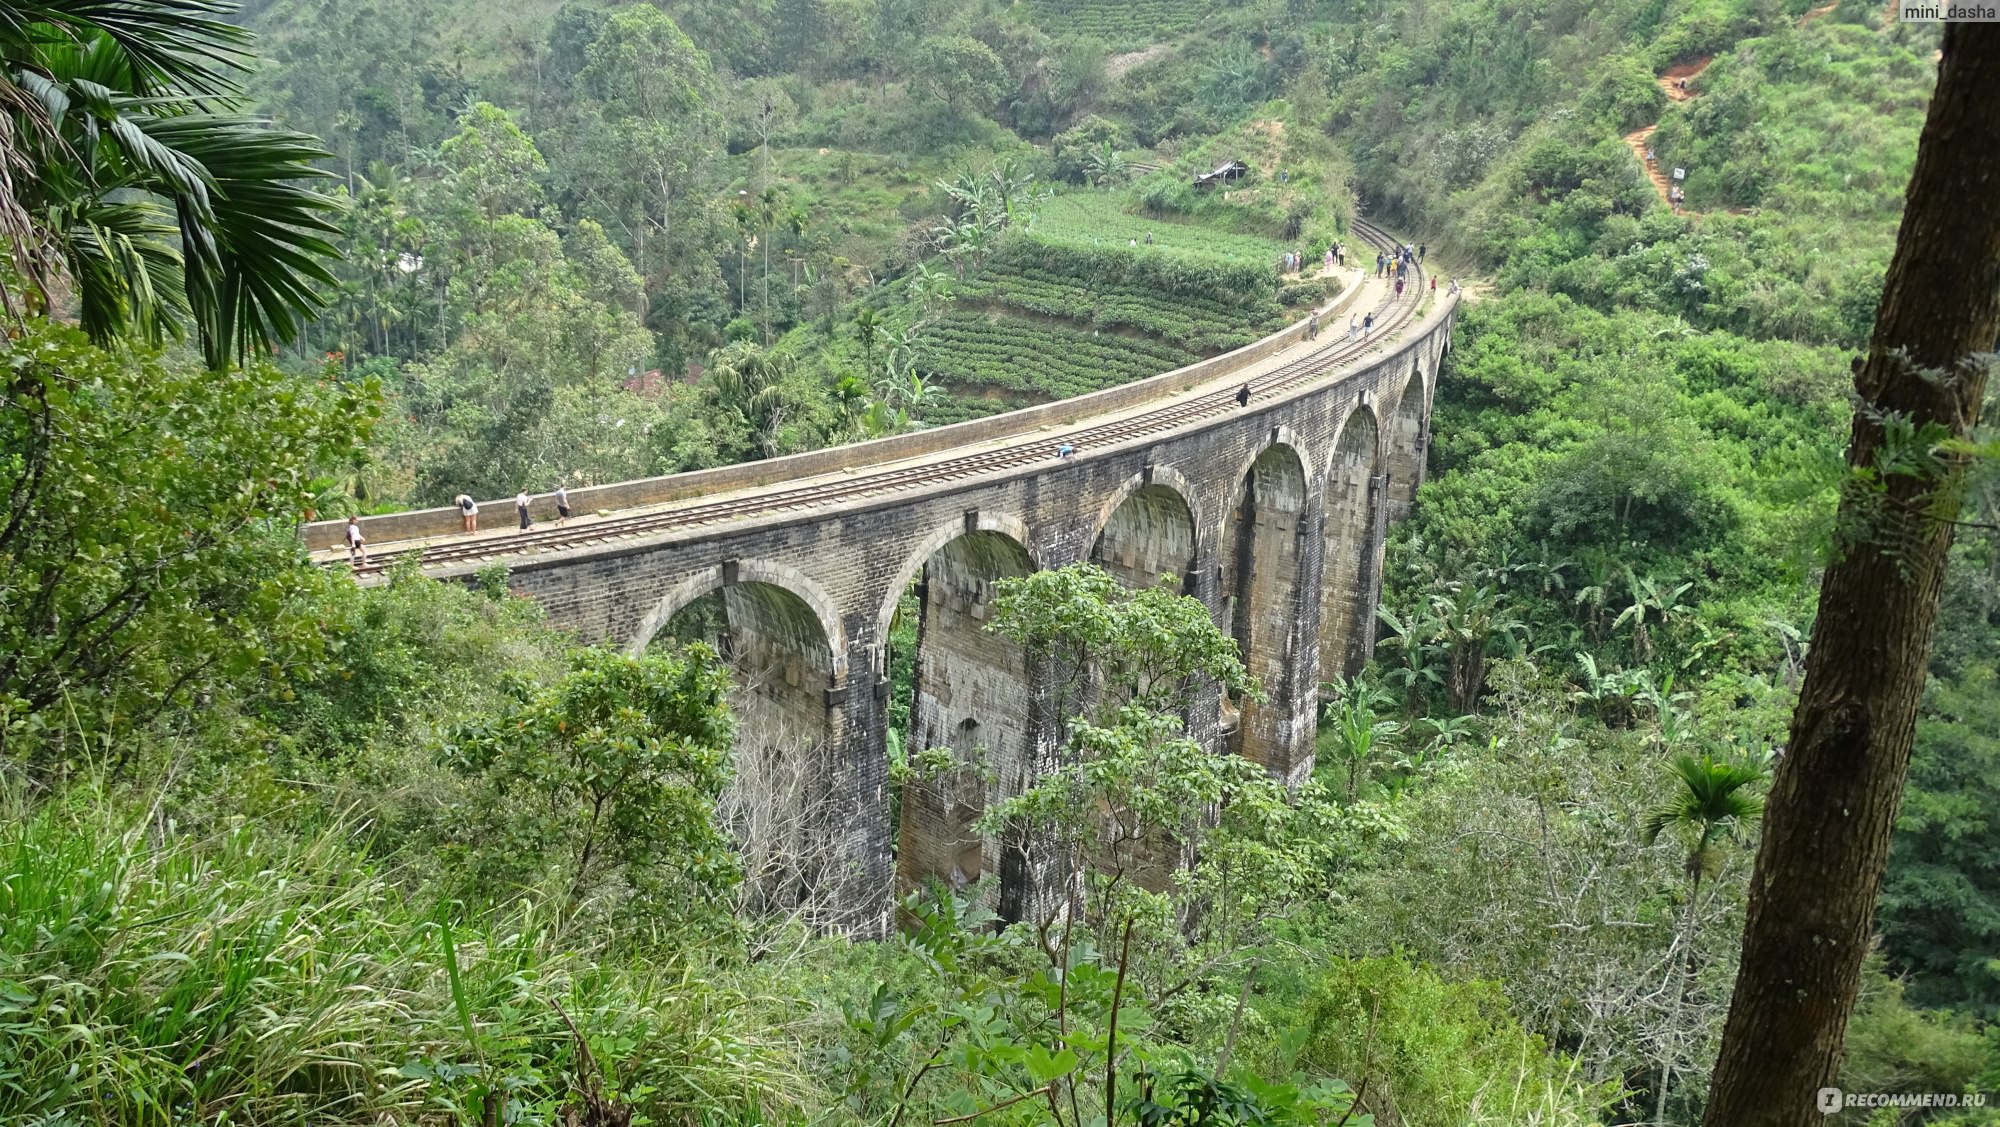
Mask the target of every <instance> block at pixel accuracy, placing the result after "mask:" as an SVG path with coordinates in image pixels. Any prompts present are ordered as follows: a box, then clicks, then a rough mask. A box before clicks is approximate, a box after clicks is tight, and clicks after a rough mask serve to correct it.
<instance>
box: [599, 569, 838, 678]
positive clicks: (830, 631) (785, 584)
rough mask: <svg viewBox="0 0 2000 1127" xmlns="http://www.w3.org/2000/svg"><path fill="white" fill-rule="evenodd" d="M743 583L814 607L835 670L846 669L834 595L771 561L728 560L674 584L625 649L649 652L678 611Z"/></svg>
mask: <svg viewBox="0 0 2000 1127" xmlns="http://www.w3.org/2000/svg"><path fill="white" fill-rule="evenodd" d="M743 583H761V584H766V585H769V586H772V587H777V588H780V589H782V590H784V591H786V592H787V593H789V594H791V595H792V596H793V597H795V598H797V599H798V600H799V602H801V603H803V604H804V605H805V606H806V607H807V608H808V609H810V610H811V612H812V614H813V617H814V618H815V619H817V620H818V622H819V627H820V632H821V634H822V635H823V636H824V637H825V639H826V643H827V649H828V651H829V652H830V653H831V654H832V656H833V672H834V673H835V674H841V673H845V672H846V670H847V636H846V632H845V631H843V630H842V629H841V624H840V612H839V611H838V610H837V609H836V604H835V603H834V601H833V597H832V596H831V595H829V594H827V591H826V588H824V587H822V586H820V585H819V583H818V582H817V581H815V580H814V579H813V578H812V577H811V576H809V575H807V574H806V573H805V572H803V571H800V570H799V569H798V568H795V567H792V566H790V565H788V564H781V563H774V562H772V561H769V560H728V561H725V562H723V563H719V564H717V565H715V566H714V567H709V568H704V569H702V570H701V571H698V572H695V573H694V574H693V575H690V576H688V577H687V578H686V579H683V580H681V581H680V582H679V583H677V584H675V585H674V586H673V587H672V588H671V589H669V590H668V591H667V593H666V594H665V595H663V596H661V598H660V601H659V602H657V603H655V604H653V609H652V610H650V611H648V612H646V617H645V618H644V619H642V620H640V622H639V628H638V630H637V631H636V632H634V634H633V635H632V639H631V641H630V642H628V643H626V646H625V652H627V653H629V654H633V655H635V656H636V655H638V654H642V653H645V652H646V647H647V646H650V645H652V643H653V639H654V638H655V637H657V636H658V635H659V633H660V631H662V630H664V629H666V626H667V623H668V622H670V621H672V620H673V617H674V616H675V615H676V614H679V613H680V612H681V611H683V610H685V609H686V608H687V607H688V606H689V605H690V604H692V603H693V602H694V601H695V600H696V599H699V598H701V597H702V596H704V595H709V594H713V593H714V592H716V591H719V590H722V589H724V588H726V587H732V586H736V585H738V584H743Z"/></svg>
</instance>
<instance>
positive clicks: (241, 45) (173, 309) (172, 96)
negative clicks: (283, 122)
mask: <svg viewBox="0 0 2000 1127" xmlns="http://www.w3.org/2000/svg"><path fill="white" fill-rule="evenodd" d="M229 11H230V8H229V6H227V5H225V4H221V3H215V2H213V0H192V2H176V3H167V2H161V0H153V2H148V3H135V4H129V5H121V6H119V7H117V8H115V9H103V8H99V7H96V6H90V5H85V6H76V5H67V4H32V5H26V6H23V7H19V8H11V9H9V11H8V14H7V18H6V19H5V20H4V21H0V59H4V62H5V71H6V75H7V77H6V79H5V84H6V85H5V91H6V103H7V106H8V113H9V115H10V116H9V126H8V129H7V134H6V140H5V145H4V148H5V152H4V157H3V158H0V159H4V163H5V167H6V177H5V193H4V198H0V234H4V238H5V240H6V242H7V244H8V260H9V263H10V265H11V266H12V268H13V271H14V272H15V273H18V274H19V275H20V276H21V277H22V278H23V279H25V281H26V282H27V288H28V290H29V292H30V294H31V295H32V296H33V298H34V304H35V305H36V306H37V309H36V312H42V311H46V310H48V309H50V308H52V307H54V306H57V305H60V304H62V303H65V302H67V301H70V300H74V301H75V303H76V306H77V312H78V319H79V322H80V323H81V325H82V326H83V329H84V331H85V332H86V333H88V334H89V335H90V336H91V338H92V339H93V340H95V341H97V342H98V343H99V344H104V343H107V342H108V341H110V340H111V338H113V337H115V336H126V335H129V336H132V337H134V338H137V339H139V340H140V341H142V342H144V343H146V344H151V345H158V344H161V343H163V342H164V341H166V340H167V339H168V338H170V337H171V338H176V339H178V338H180V337H182V336H184V335H185V334H186V331H187V328H188V327H189V326H190V325H192V326H193V328H194V329H195V332H196V335H197V337H198V338H199V342H200V345H201V350H202V356H203V358H204V359H205V360H206V361H207V363H208V366H209V367H210V368H214V369H218V370H219V369H221V368H223V367H225V366H226V365H227V364H228V363H229V362H230V361H231V360H232V359H234V360H236V361H238V362H241V361H244V360H246V359H247V358H248V357H249V356H250V355H251V354H252V353H253V352H262V351H264V350H265V349H268V348H271V347H273V346H275V345H276V344H278V343H280V342H287V343H288V342H290V341H293V340H296V339H298V337H299V335H300V334H299V323H300V321H301V320H303V319H304V318H306V317H309V316H311V315H312V314H313V313H315V312H317V311H318V310H319V309H320V307H321V305H322V299H321V297H320V295H319V294H318V293H317V292H316V291H315V286H316V285H317V284H318V283H324V282H331V281H333V276H332V274H330V273H329V272H328V270H327V267H326V265H325V262H324V261H323V260H325V259H330V258H334V257H336V256H337V255H338V254H339V252H338V251H337V250H336V249H335V248H334V246H333V244H332V242H330V241H329V236H331V235H333V234H334V233H335V232H336V231H337V227H336V226H335V224H334V223H333V221H332V220H331V219H330V218H329V216H328V214H327V213H329V212H333V211H337V210H338V209H339V204H338V203H336V202H335V201H334V200H332V199H330V198H328V197H327V196H326V195H324V194H322V193H320V192H319V191H317V190H316V189H315V188H314V187H313V186H311V184H310V181H313V180H315V179H320V178H323V177H325V175H326V173H325V172H324V171H323V170H321V169H320V168H318V167H317V166H316V165H315V163H314V162H316V161H318V160H320V159H321V158H324V157H326V156H328V155H329V154H328V153H326V152H325V151H324V150H323V149H321V148H320V146H319V144H318V142H317V141H315V140H314V139H313V138H311V137H307V136H305V135H304V134H301V133H294V132H290V131H286V130H277V129H272V128H269V127H268V123H267V122H264V121H262V120H260V119H257V118H252V117H247V116H244V115H242V114H238V113H235V112H231V111H232V110H233V106H232V99H233V98H234V96H235V95H237V94H239V93H240V92H241V88H240V87H239V86H238V85H237V83H236V81H235V76H236V75H237V74H240V73H241V72H243V71H245V70H247V69H249V67H250V62H251V60H250V58H249V56H248V53H247V52H248V48H249V46H250V44H251V43H252V42H253V40H254V37H253V36H251V35H250V34H249V33H248V32H246V31H244V30H243V29H241V28H239V27H236V26H234V25H232V24H230V23H228V22H226V21H224V20H222V19H219V18H216V17H219V16H222V15H225V14H227V13H228V12H229ZM10 284H11V282H10ZM7 304H8V310H9V311H10V312H16V313H18V308H17V306H16V303H15V302H13V301H11V300H10V301H9V302H8V303H7Z"/></svg>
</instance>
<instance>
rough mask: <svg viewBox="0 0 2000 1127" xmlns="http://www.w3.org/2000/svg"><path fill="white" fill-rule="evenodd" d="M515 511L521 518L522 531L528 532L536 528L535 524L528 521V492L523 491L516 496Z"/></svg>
mask: <svg viewBox="0 0 2000 1127" xmlns="http://www.w3.org/2000/svg"><path fill="white" fill-rule="evenodd" d="M514 511H515V512H516V513H519V514H520V516H521V531H523V532H526V531H527V530H529V529H531V528H533V527H535V522H534V521H531V520H529V519H528V491H527V490H525V489H523V490H521V491H520V492H519V493H516V494H514Z"/></svg>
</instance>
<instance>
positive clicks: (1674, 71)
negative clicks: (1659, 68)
mask: <svg viewBox="0 0 2000 1127" xmlns="http://www.w3.org/2000/svg"><path fill="white" fill-rule="evenodd" d="M1829 7H1831V5H1829ZM1709 61H1710V60H1709V57H1708V56H1706V55H1704V56H1702V57H1701V58H1699V59H1696V60H1695V61H1693V62H1691V63H1676V64H1674V65H1673V66H1670V67H1668V68H1667V70H1666V73H1664V74H1662V75H1660V76H1659V77H1658V78H1655V79H1654V80H1653V81H1655V82H1658V83H1659V84H1660V89H1661V90H1663V91H1665V92H1666V95H1667V97H1668V99H1670V100H1672V101H1675V102H1692V101H1694V98H1695V92H1694V91H1693V90H1691V89H1686V88H1684V87H1683V86H1682V85H1681V84H1682V83H1683V82H1690V81H1692V80H1694V79H1696V78H1699V77H1701V72H1702V71H1705V70H1707V69H1708V64H1709ZM1658 128H1659V126H1657V125H1648V126H1647V127H1645V128H1644V129H1638V130H1634V131H1633V132H1631V133H1627V134H1626V135H1625V144H1626V145H1627V146H1629V147H1630V148H1631V150H1632V155H1633V156H1635V157H1638V158H1639V167H1641V168H1643V169H1645V170H1646V179H1648V180H1650V181H1652V182H1653V190H1654V191H1655V192H1658V193H1659V195H1660V202H1661V203H1663V204H1667V205H1669V206H1672V203H1673V201H1672V200H1671V199H1670V198H1669V197H1668V190H1669V189H1670V188H1672V187H1673V185H1672V183H1671V182H1669V181H1668V180H1667V174H1666V171H1665V170H1664V169H1662V168H1660V167H1659V164H1658V162H1654V163H1652V164H1648V163H1647V162H1646V144H1647V142H1648V141H1650V140H1651V139H1652V136H1653V130H1655V129H1658Z"/></svg>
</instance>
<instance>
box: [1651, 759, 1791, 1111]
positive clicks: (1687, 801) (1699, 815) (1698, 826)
mask: <svg viewBox="0 0 2000 1127" xmlns="http://www.w3.org/2000/svg"><path fill="white" fill-rule="evenodd" d="M1668 769H1669V770H1671V771H1672V772H1673V774H1674V777H1675V779H1676V780H1677V781H1678V782H1679V784H1680V785H1679V786H1678V787H1676V788H1675V790H1674V793H1673V795H1672V796H1671V797H1670V798H1668V799H1667V800H1666V801H1665V802H1662V803H1661V804H1660V805H1659V806H1658V807H1656V808H1655V809H1654V810H1653V812H1652V814H1651V815H1650V816H1648V817H1647V819H1646V827H1645V835H1644V836H1645V841H1646V844H1647V845H1651V844H1653V843H1654V842H1656V841H1658V840H1659V839H1660V835H1661V834H1663V833H1666V832H1667V831H1668V830H1670V829H1671V830H1676V831H1678V832H1680V833H1682V834H1683V835H1687V834H1691V835H1693V844H1691V845H1690V846H1689V847H1688V855H1687V860H1686V861H1685V862H1684V863H1683V868H1684V869H1685V870H1686V872H1687V877H1688V898H1687V908H1686V910H1685V911H1684V912H1683V913H1682V915H1681V960H1680V970H1679V979H1680V982H1679V985H1678V987H1677V988H1676V989H1675V990H1674V1018H1673V1020H1672V1021H1670V1022H1669V1023H1668V1030H1669V1032H1670V1033H1671V1032H1672V1031H1673V1030H1674V1029H1675V1027H1677V1026H1678V1025H1679V1024H1680V1006H1681V1001H1682V999H1684V998H1685V997H1686V996H1687V991H1688V987H1689V984H1690V980H1691V979H1692V978H1693V976H1694V945H1695V932H1696V929H1697V927H1698V926H1699V925H1700V922H1701V917H1700V915H1699V914H1698V913H1697V911H1696V908H1697V906H1698V904H1699V902H1700V897H1701V881H1702V878H1703V877H1705V876H1707V875H1709V874H1710V873H1713V872H1714V871H1715V870H1716V869H1717V868H1719V867H1720V865H1721V863H1722V851H1721V843H1722V839H1723V837H1724V836H1726V835H1727V834H1728V833H1730V832H1731V831H1732V830H1734V829H1735V828H1736V827H1737V826H1747V825H1751V824H1753V823H1755V822H1756V821H1757V819H1758V818H1759V817H1761V816H1762V815H1763V813H1764V800H1763V799H1762V798H1759V797H1758V796H1756V795H1754V794H1750V793H1748V792H1747V791H1746V790H1745V788H1746V787H1749V786H1750V785H1751V784H1753V783H1756V782H1760V781H1762V780H1763V779H1764V777H1765V775H1766V774H1767V771H1766V768H1765V765H1764V764H1763V763H1762V762H1761V761H1758V760H1747V761H1745V760H1728V759H1717V758H1715V756H1713V755H1711V754H1708V753H1703V754H1702V755H1700V756H1695V755H1691V754H1689V753H1687V752H1682V753H1680V754H1679V755H1676V756H1674V757H1673V759H1672V760H1671V761H1670V762H1669V765H1668ZM1675 1055H1676V1054H1675V1053H1674V1052H1673V1051H1672V1049H1671V1048H1670V1049H1669V1050H1668V1052H1667V1054H1666V1060H1665V1061H1664V1062H1663V1063H1662V1065H1661V1070H1660V1095H1659V1101H1658V1103H1656V1104H1655V1105H1654V1112H1653V1118H1654V1121H1655V1122H1657V1123H1661V1124H1664V1123H1665V1122H1666V1121H1667V1120H1666V1115H1667V1092H1668V1089H1669V1088H1670V1087H1671V1086H1672V1084H1673V1077H1674V1067H1675V1059H1674V1058H1675Z"/></svg>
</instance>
